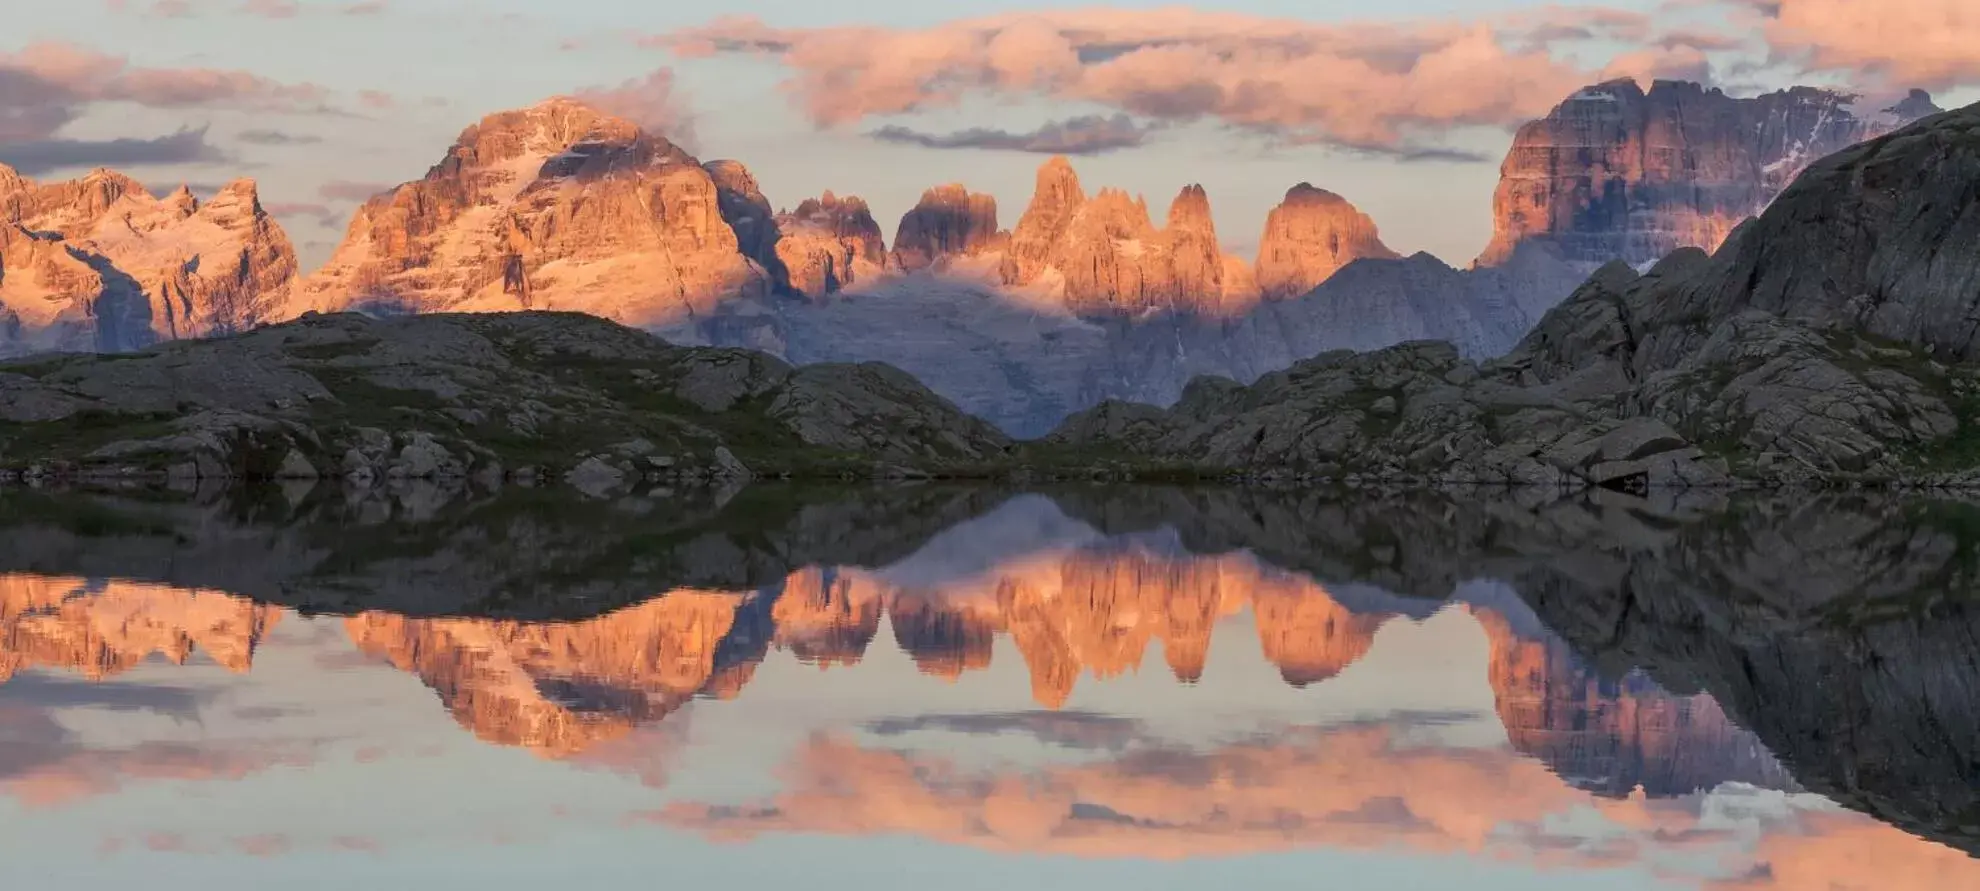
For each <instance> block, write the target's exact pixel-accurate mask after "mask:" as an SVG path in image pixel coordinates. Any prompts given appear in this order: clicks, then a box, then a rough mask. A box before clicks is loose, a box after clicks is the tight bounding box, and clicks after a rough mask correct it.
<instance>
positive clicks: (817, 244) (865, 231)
mask: <svg viewBox="0 0 1980 891" xmlns="http://www.w3.org/2000/svg"><path fill="white" fill-rule="evenodd" d="M776 229H777V244H776V253H777V260H778V263H779V265H780V266H781V267H782V268H783V269H784V270H785V275H786V276H787V282H788V284H789V287H790V288H791V290H793V291H796V292H797V293H799V294H801V295H803V296H805V297H809V298H812V299H818V298H821V297H825V296H827V295H829V294H834V293H837V292H839V291H841V290H844V289H845V288H846V287H847V286H850V285H852V284H855V283H858V282H871V281H873V280H874V279H876V278H878V277H879V276H880V274H881V273H882V272H883V271H884V270H885V269H886V266H887V245H886V242H885V241H883V240H882V236H881V234H880V224H879V223H877V222H875V221H874V219H873V212H872V211H871V210H870V209H868V208H867V206H866V202H865V201H862V200H860V199H859V198H855V197H852V196H847V197H845V198H840V197H839V196H837V195H834V194H832V193H831V192H826V193H825V194H824V195H823V196H822V197H819V198H807V199H805V200H804V202H803V203H801V204H799V205H798V206H797V209H796V210H794V211H790V212H788V213H781V214H778V215H777V219H776Z"/></svg>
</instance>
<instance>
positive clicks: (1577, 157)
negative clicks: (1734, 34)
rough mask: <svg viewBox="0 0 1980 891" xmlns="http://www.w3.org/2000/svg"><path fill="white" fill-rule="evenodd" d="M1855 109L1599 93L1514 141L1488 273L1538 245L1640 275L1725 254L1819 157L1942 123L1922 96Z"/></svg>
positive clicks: (1838, 101) (1663, 90) (1799, 94)
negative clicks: (1681, 258) (1668, 261)
mask: <svg viewBox="0 0 1980 891" xmlns="http://www.w3.org/2000/svg"><path fill="white" fill-rule="evenodd" d="M1852 103H1853V98H1852V97H1851V96H1849V95H1847V94H1843V93H1837V92H1833V91H1829V90H1822V89H1816V88H1813V87H1796V88H1793V89H1789V90H1783V91H1780V92H1776V93H1768V94H1766V95H1763V96H1757V97H1754V98H1751V99H1735V98H1732V97H1730V96H1727V95H1725V94H1724V93H1721V92H1719V91H1718V90H1716V89H1712V90H1708V89H1705V88H1704V87H1701V86H1699V85H1698V84H1694V83H1686V82H1679V81H1664V80H1660V81H1657V82H1655V83H1654V84H1652V85H1651V88H1650V91H1649V92H1648V93H1645V92H1644V91H1643V89H1642V88H1641V87H1639V86H1637V84H1636V82H1635V81H1633V80H1619V81H1611V82H1608V83H1603V84H1597V85H1595V86H1592V87H1588V88H1586V89H1584V90H1582V91H1580V92H1579V93H1576V94H1575V95H1574V96H1571V97H1569V98H1568V100H1567V101H1565V102H1563V103H1561V104H1560V105H1558V106H1556V107H1555V108H1554V110H1553V112H1552V113H1550V114H1548V115H1547V117H1545V118H1543V119H1541V120H1538V121H1534V122H1533V123H1530V124H1527V125H1526V126H1525V127H1522V128H1520V131H1519V134H1518V135H1517V136H1515V137H1514V139H1513V147H1512V150H1511V151H1510V152H1508V153H1507V155H1506V160H1505V164H1504V166H1503V167H1502V168H1501V170H1500V178H1499V188H1498V192H1497V194H1496V195H1495V196H1494V198H1493V201H1492V208H1493V228H1494V235H1493V239H1492V244H1491V246H1489V247H1487V248H1486V249H1485V253H1484V255H1483V256H1481V257H1479V262H1480V263H1483V264H1487V265H1490V264H1496V263H1501V262H1504V260H1505V259H1506V258H1507V257H1508V256H1510V255H1511V252H1512V250H1513V248H1515V247H1516V246H1518V245H1519V244H1521V243H1523V242H1528V241H1543V242H1548V243H1551V244H1553V245H1555V246H1556V247H1557V248H1558V249H1559V250H1560V251H1561V253H1562V254H1563V255H1564V256H1566V257H1567V258H1568V259H1570V260H1574V261H1580V262H1589V263H1596V264H1600V263H1606V262H1609V261H1611V260H1622V261H1624V262H1626V263H1629V264H1630V265H1632V266H1637V265H1642V264H1645V263H1652V262H1655V261H1657V260H1659V259H1662V258H1663V257H1664V255H1666V254H1669V253H1670V252H1672V251H1674V250H1677V249H1679V248H1686V247H1695V248H1703V249H1705V250H1708V251H1709V250H1713V249H1716V248H1717V247H1718V246H1719V244H1720V243H1721V242H1723V241H1724V240H1725V239H1726V237H1727V236H1728V235H1730V234H1731V233H1732V231H1733V228H1734V227H1736V226H1738V225H1739V223H1740V221H1742V220H1744V219H1746V218H1748V217H1751V216H1754V215H1757V214H1759V213H1760V212H1761V211H1762V210H1764V209H1766V207H1767V205H1768V203H1769V202H1771V201H1772V200H1773V199H1774V197H1775V196H1776V195H1779V194H1780V193H1781V190H1782V189H1784V188H1786V187H1787V185H1788V184H1789V183H1791V182H1793V181H1794V179H1795V177H1797V176H1799V175H1800V174H1801V172H1802V171H1803V170H1804V169H1806V168H1807V167H1808V166H1809V165H1810V164H1812V163H1814V162H1815V161H1816V160H1817V159H1819V158H1821V157H1823V156H1824V155H1828V154H1830V153H1833V152H1836V151H1839V150H1841V149H1843V148H1845V147H1847V146H1849V145H1851V144H1853V143H1856V142H1860V141H1862V140H1864V139H1868V138H1871V137H1875V136H1879V135H1882V134H1884V133H1887V132H1890V131H1891V130H1893V129H1896V128H1897V127H1899V126H1902V125H1904V124H1907V123H1910V122H1911V121H1914V120H1917V119H1919V118H1922V117H1925V116H1927V115H1929V114H1934V113H1937V112H1938V108H1937V107H1935V106H1933V105H1932V102H1931V97H1929V96H1926V95H1925V94H1923V93H1919V92H1914V93H1913V94H1912V95H1911V97H1910V98H1909V99H1907V100H1906V101H1904V102H1902V103H1900V104H1898V105H1896V106H1894V107H1892V108H1889V109H1886V110H1884V111H1882V112H1879V113H1875V114H1870V115H1859V112H1858V111H1857V110H1855V109H1853V108H1851V105H1852Z"/></svg>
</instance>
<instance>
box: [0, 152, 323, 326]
mask: <svg viewBox="0 0 1980 891" xmlns="http://www.w3.org/2000/svg"><path fill="white" fill-rule="evenodd" d="M295 276H296V255H295V249H294V248H293V247H292V246H291V245H290V243H289V239H288V236H287V235H285V234H284V233H283V232H282V228H281V226H280V225H278V224H277V223H276V222H275V221H274V219H273V218H272V217H270V216H268V214H267V212H266V211H264V210H263V209H262V207H261V202H260V200H259V196H258V195H257V192H256V189H255V184H254V182H253V181H252V180H237V181H235V182H232V183H229V184H228V185H227V186H225V187H224V188H222V189H221V190H220V191H219V193H218V194H216V195H214V197H213V198H212V199H210V200H208V201H205V202H201V201H199V200H198V199H196V198H195V197H193V194H192V192H191V191H190V190H188V189H186V188H184V187H181V188H180V189H179V190H178V191H175V192H173V193H172V194H170V195H168V196H166V197H164V198H158V197H156V196H154V195H152V194H151V193H150V192H148V191H145V189H144V187H143V186H141V185H139V184H138V183H137V181H135V180H133V179H131V178H130V177H127V176H124V175H122V174H119V173H115V172H112V171H108V170H96V171H92V172H91V173H90V174H89V175H87V176H85V177H83V178H82V179H79V180H74V181H71V182H65V183H54V184H48V185H36V184H35V183H33V182H31V181H29V180H28V179H26V178H25V177H22V176H20V175H18V174H16V173H15V172H14V171H12V170H10V169H8V168H5V167H0V356H3V355H13V354H20V353H29V352H37V351H44V350H71V351H73V350H107V351H116V350H129V349H137V348H139V347H143V346H147V345H150V344H152V343H156V342H158V341H161V340H177V339H182V338H191V337H205V336H209V335H214V334H227V333H233V332H237V331H244V330H247V329H249V328H252V327H255V326H257V325H261V324H264V323H266V322H269V321H273V320H274V319H276V318H277V317H278V316H279V314H280V312H281V310H282V308H283V306H284V305H285V303H286V302H287V300H288V298H289V290H290V287H291V286H292V284H293V282H294V279H295Z"/></svg>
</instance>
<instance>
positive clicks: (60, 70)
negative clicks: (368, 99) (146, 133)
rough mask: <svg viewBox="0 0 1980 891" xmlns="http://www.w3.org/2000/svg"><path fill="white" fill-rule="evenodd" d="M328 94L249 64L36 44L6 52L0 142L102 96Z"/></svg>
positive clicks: (276, 107) (39, 135) (294, 97)
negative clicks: (178, 61) (172, 63)
mask: <svg viewBox="0 0 1980 891" xmlns="http://www.w3.org/2000/svg"><path fill="white" fill-rule="evenodd" d="M326 96H327V94H326V92H325V91H324V90H323V89H322V88H320V87H316V86H313V85H309V84H300V85H291V84H283V83H279V82H276V81H273V80H270V79H268V78H264V77H260V76H258V75H254V74H250V73H248V72H245V71H228V70H220V69H212V68H142V67H137V66H133V65H131V64H130V62H129V61H128V60H127V59H125V58H124V57H122V56H113V55H109V54H106V53H100V52H97V51H95V50H91V49H87V48H85V47H80V46H76V45H74V44H67V43H35V44H29V45H28V46H26V47H25V48H23V49H21V50H19V51H17V52H11V53H6V52H0V142H19V141H29V140H38V139H47V138H49V137H51V136H53V135H54V134H55V133H56V132H57V131H59V130H60V129H61V128H62V127H64V126H66V125H67V124H68V123H69V122H71V121H73V120H75V119H76V118H77V117H79V116H81V114H82V110H83V108H84V107H86V106H87V105H89V104H91V103H97V102H131V103H135V104H138V105H145V106H150V107H154V108H189V107H235V108H248V109H253V110H258V111H315V110H320V109H321V108H322V107H323V102H324V100H325V98H326Z"/></svg>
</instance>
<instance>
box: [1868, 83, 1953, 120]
mask: <svg viewBox="0 0 1980 891" xmlns="http://www.w3.org/2000/svg"><path fill="white" fill-rule="evenodd" d="M1943 111H1945V109H1943V108H1940V107H1939V105H1938V103H1936V102H1933V101H1932V94H1931V93H1927V92H1925V91H1924V90H1912V91H1911V92H1909V93H1907V94H1906V95H1905V97H1904V98H1903V99H1900V100H1898V102H1897V104H1895V105H1892V106H1890V107H1889V108H1886V109H1884V110H1883V115H1884V118H1885V120H1884V121H1883V123H1884V125H1885V126H1889V127H1892V128H1896V127H1900V126H1903V125H1904V124H1905V123H1907V122H1910V121H1915V120H1918V119H1920V118H1928V117H1931V116H1932V115H1935V114H1939V113H1941V112H1943Z"/></svg>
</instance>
